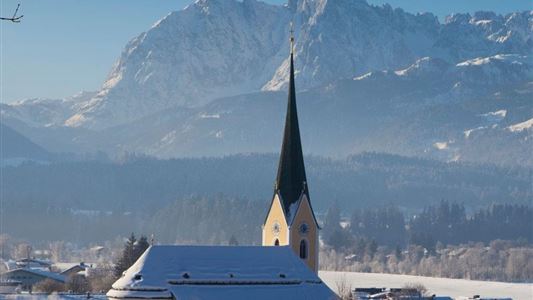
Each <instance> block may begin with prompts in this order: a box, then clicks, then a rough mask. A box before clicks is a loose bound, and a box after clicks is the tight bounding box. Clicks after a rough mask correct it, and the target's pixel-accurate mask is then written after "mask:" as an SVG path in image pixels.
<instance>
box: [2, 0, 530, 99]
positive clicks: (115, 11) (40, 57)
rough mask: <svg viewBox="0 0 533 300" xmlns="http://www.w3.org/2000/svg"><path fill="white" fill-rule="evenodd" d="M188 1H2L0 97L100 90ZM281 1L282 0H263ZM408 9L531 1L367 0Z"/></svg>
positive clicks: (469, 8) (501, 7) (507, 6)
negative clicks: (137, 42)
mask: <svg viewBox="0 0 533 300" xmlns="http://www.w3.org/2000/svg"><path fill="white" fill-rule="evenodd" d="M190 2H192V0H173V1H171V0H127V1H126V0H91V1H82V0H47V1H42V0H0V15H1V16H10V15H11V14H12V13H13V10H14V9H15V7H16V6H17V3H21V13H22V14H24V15H25V17H24V19H23V20H22V22H21V23H19V24H13V23H10V22H5V21H2V22H0V101H1V102H12V101H15V100H20V99H24V98H32V97H45V98H62V97H65V96H69V95H72V94H75V93H76V92H78V91H81V90H97V89H98V88H99V87H100V85H101V84H102V83H103V81H104V80H105V77H106V76H107V73H108V72H109V71H110V68H111V65H112V64H113V62H114V61H115V60H116V59H117V58H118V56H119V55H120V52H121V51H122V48H123V47H124V45H125V44H126V42H127V41H129V40H130V39H131V38H133V37H134V36H136V35H137V34H139V33H140V32H142V31H145V30H146V29H148V28H149V27H150V26H151V25H152V24H153V23H155V22H156V21H157V20H159V19H160V18H162V17H163V16H165V15H166V14H168V13H169V12H170V11H173V10H179V9H181V8H183V7H184V6H185V5H187V4H188V3H190ZM265 2H270V3H278V4H279V3H285V2H286V0H265ZM369 2H370V3H373V4H382V3H390V4H391V5H392V6H393V7H402V8H404V9H405V10H406V11H410V12H433V13H435V14H436V15H438V16H439V17H440V18H441V19H442V18H443V17H444V16H445V15H448V14H449V13H451V12H473V11H477V10H493V11H496V12H499V13H508V12H512V11H517V10H528V9H529V10H531V9H533V8H532V4H531V3H532V2H533V1H531V0H369Z"/></svg>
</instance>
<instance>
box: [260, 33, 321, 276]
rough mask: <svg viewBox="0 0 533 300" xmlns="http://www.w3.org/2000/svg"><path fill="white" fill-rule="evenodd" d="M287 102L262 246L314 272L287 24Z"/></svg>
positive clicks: (312, 223) (314, 236)
mask: <svg viewBox="0 0 533 300" xmlns="http://www.w3.org/2000/svg"><path fill="white" fill-rule="evenodd" d="M290 45H291V52H290V61H289V63H290V70H289V98H288V103H287V115H286V117H285V129H284V132H283V144H282V146H281V154H280V158H279V166H278V175H277V176H276V185H275V188H274V196H273V198H272V202H271V204H270V208H269V210H268V213H267V216H266V219H265V223H264V224H263V245H264V246H289V247H291V248H292V249H293V251H294V252H295V254H296V255H298V256H299V257H300V258H301V259H302V260H303V261H304V262H305V264H307V266H309V268H310V269H311V270H313V271H315V272H316V271H317V270H318V230H319V228H318V223H317V221H316V218H315V213H314V212H313V208H312V207H311V202H310V200H309V191H308V189H307V178H306V176H305V165H304V157H303V153H302V141H301V139H300V128H299V125H298V112H297V108H296V89H295V86H294V36H293V30H292V24H291V38H290Z"/></svg>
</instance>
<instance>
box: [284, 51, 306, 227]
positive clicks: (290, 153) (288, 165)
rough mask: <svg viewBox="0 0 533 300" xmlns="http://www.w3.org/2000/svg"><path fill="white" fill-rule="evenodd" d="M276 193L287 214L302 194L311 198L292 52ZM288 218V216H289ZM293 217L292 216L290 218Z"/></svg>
mask: <svg viewBox="0 0 533 300" xmlns="http://www.w3.org/2000/svg"><path fill="white" fill-rule="evenodd" d="M276 192H278V193H279V194H280V195H281V200H282V202H283V206H284V209H285V212H286V213H290V206H291V204H293V203H296V202H298V200H299V199H300V196H301V195H302V192H303V193H305V194H306V196H307V198H309V193H308V190H307V179H306V176H305V166H304V158H303V153H302V143H301V140H300V128H299V126H298V112H297V109H296V91H295V87H294V62H293V54H292V51H291V61H290V78H289V101H288V105H287V116H286V119H285V131H284V133H283V145H282V146H281V155H280V159H279V166H278V176H277V178H276ZM287 217H288V216H287ZM290 217H292V216H290Z"/></svg>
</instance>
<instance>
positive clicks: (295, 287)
mask: <svg viewBox="0 0 533 300" xmlns="http://www.w3.org/2000/svg"><path fill="white" fill-rule="evenodd" d="M107 295H108V296H109V297H111V298H118V297H130V298H132V297H140V296H142V297H145V298H146V297H147V296H150V298H154V297H160V298H171V297H175V298H176V299H250V298H253V299H254V300H261V299H330V298H331V299H334V297H335V294H334V293H333V292H332V291H331V290H330V289H329V288H328V287H327V286H326V285H325V284H324V283H323V282H322V281H321V280H320V278H318V276H317V275H316V274H315V273H314V272H312V271H311V270H310V269H309V268H308V267H307V266H306V265H305V264H304V263H303V262H302V261H301V260H300V259H299V258H298V257H296V255H295V254H294V253H293V251H292V250H291V249H290V248H289V247H261V246H151V247H150V248H148V250H147V251H146V252H145V253H144V254H143V255H142V256H141V257H140V258H139V260H137V262H136V263H135V264H134V265H133V266H132V267H130V268H129V269H128V270H127V271H126V272H125V275H124V276H123V277H121V278H120V279H119V280H117V281H116V282H115V283H114V284H113V288H112V289H111V290H110V291H109V292H108V294H107Z"/></svg>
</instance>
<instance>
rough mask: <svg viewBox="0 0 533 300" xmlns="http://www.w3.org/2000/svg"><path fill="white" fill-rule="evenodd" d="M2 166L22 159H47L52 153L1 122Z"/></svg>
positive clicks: (0, 147) (0, 145)
mask: <svg viewBox="0 0 533 300" xmlns="http://www.w3.org/2000/svg"><path fill="white" fill-rule="evenodd" d="M0 137H1V141H0V166H5V165H12V164H18V163H19V162H21V161H27V160H33V161H45V160H48V159H50V153H48V151H46V150H45V149H44V148H42V147H41V146H39V145H37V144H35V143H34V142H32V141H31V140H29V139H28V138H26V137H25V136H23V135H21V134H20V133H18V132H16V131H15V130H13V129H12V128H10V127H9V126H6V125H4V124H2V123H0Z"/></svg>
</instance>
